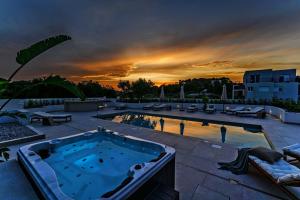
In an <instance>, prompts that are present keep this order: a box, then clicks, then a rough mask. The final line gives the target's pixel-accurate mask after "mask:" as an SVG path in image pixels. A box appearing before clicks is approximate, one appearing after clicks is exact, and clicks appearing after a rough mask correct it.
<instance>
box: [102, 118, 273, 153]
mask: <svg viewBox="0 0 300 200" xmlns="http://www.w3.org/2000/svg"><path fill="white" fill-rule="evenodd" d="M106 119H111V120H112V121H114V122H118V123H126V124H131V125H135V126H140V127H145V128H151V129H154V130H158V131H163V132H169V133H175V134H182V135H185V136H192V137H198V138H202V139H207V140H213V141H217V142H222V143H227V144H232V145H234V146H236V147H239V148H243V147H257V146H262V147H267V148H270V145H269V143H268V141H267V139H266V137H265V135H264V133H263V132H262V131H261V129H260V128H259V127H242V126H231V125H223V124H215V123H206V122H199V121H191V120H180V119H172V118H168V117H158V116H151V115H146V114H132V113H128V114H121V115H116V116H114V117H113V118H106ZM224 127H225V128H224Z"/></svg>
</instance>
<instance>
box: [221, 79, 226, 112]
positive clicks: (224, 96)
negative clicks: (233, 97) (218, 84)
mask: <svg viewBox="0 0 300 200" xmlns="http://www.w3.org/2000/svg"><path fill="white" fill-rule="evenodd" d="M221 100H222V102H223V112H224V106H225V105H224V103H225V101H226V100H227V89H226V85H225V84H224V85H223V90H222V95H221Z"/></svg>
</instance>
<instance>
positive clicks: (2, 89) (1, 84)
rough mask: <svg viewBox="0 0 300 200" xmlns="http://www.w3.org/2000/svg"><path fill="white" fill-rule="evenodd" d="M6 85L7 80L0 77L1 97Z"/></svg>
mask: <svg viewBox="0 0 300 200" xmlns="http://www.w3.org/2000/svg"><path fill="white" fill-rule="evenodd" d="M7 85H8V81H7V80H5V79H3V78H0V97H1V93H3V92H4V91H5V89H6V88H7Z"/></svg>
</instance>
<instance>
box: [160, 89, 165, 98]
mask: <svg viewBox="0 0 300 200" xmlns="http://www.w3.org/2000/svg"><path fill="white" fill-rule="evenodd" d="M164 98H165V91H164V86H161V91H160V96H159V99H160V100H161V101H162V100H164Z"/></svg>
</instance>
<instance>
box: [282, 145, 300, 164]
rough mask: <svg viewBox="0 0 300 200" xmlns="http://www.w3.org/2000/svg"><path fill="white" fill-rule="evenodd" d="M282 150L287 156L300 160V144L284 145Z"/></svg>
mask: <svg viewBox="0 0 300 200" xmlns="http://www.w3.org/2000/svg"><path fill="white" fill-rule="evenodd" d="M282 151H283V154H284V155H285V156H290V157H292V158H295V159H297V160H298V161H300V144H298V143H297V144H293V145H290V146H287V147H284V148H283V149H282Z"/></svg>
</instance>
